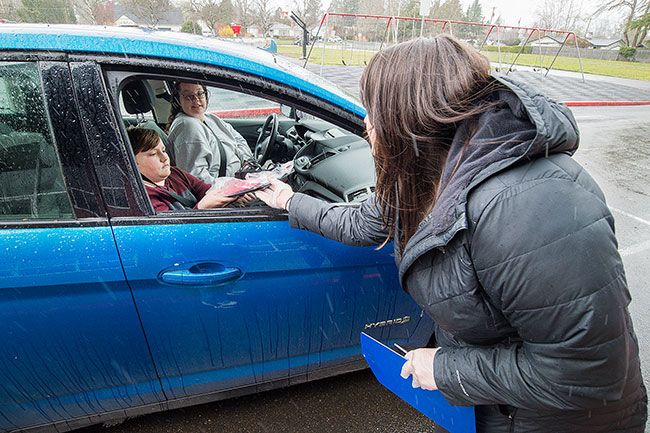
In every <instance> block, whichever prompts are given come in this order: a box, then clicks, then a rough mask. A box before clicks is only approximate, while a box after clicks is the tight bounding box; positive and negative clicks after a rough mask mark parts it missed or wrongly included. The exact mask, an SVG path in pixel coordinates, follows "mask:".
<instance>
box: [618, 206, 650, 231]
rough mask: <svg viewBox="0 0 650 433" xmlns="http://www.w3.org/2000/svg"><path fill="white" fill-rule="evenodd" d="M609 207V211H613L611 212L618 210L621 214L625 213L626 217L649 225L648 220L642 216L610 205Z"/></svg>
mask: <svg viewBox="0 0 650 433" xmlns="http://www.w3.org/2000/svg"><path fill="white" fill-rule="evenodd" d="M609 209H610V210H611V211H613V212H618V213H620V214H621V215H625V216H626V217H629V218H632V219H633V220H635V221H638V222H640V223H643V224H645V225H647V226H650V221H648V220H644V219H643V218H639V217H638V216H636V215H632V214H631V213H628V212H625V211H624V210H620V209H616V208H615V207H611V206H610V207H609Z"/></svg>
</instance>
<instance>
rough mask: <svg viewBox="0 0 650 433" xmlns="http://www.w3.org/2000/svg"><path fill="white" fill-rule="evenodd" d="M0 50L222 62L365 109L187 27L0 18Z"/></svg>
mask: <svg viewBox="0 0 650 433" xmlns="http://www.w3.org/2000/svg"><path fill="white" fill-rule="evenodd" d="M0 50H21V51H62V52H77V53H80V52H81V53H98V54H117V55H133V56H146V57H156V58H164V59H173V60H182V61H190V62H198V63H203V64H209V65H215V66H221V67H225V68H230V69H235V70H239V71H243V72H247V73H250V74H254V75H257V76H260V77H263V78H267V79H270V80H274V81H278V82H282V83H285V84H287V85H290V86H291V87H294V88H296V89H299V90H300V91H303V92H307V93H310V94H312V95H314V96H317V97H319V98H322V99H325V100H327V101H329V102H331V103H333V104H335V105H338V106H340V107H341V108H344V109H346V110H348V111H351V112H353V113H355V114H357V115H359V116H362V117H363V116H364V115H365V110H364V109H363V107H362V106H361V105H360V103H359V102H358V100H357V99H355V98H354V97H352V96H351V95H349V94H347V93H345V92H344V91H343V90H341V89H339V88H338V87H336V86H335V85H334V84H332V83H330V82H329V81H327V80H325V79H324V78H322V77H320V76H318V75H316V74H313V73H311V72H309V71H307V70H306V69H304V68H301V67H300V66H298V65H295V64H293V63H291V62H289V61H287V60H285V59H282V58H279V57H275V56H274V55H273V54H271V53H269V52H266V51H264V50H261V49H257V48H253V47H250V46H247V45H243V44H238V43H234V42H226V41H222V40H218V39H215V38H206V37H203V36H197V35H192V34H188V33H180V32H170V31H159V30H150V29H142V28H125V27H111V26H84V25H49V24H0Z"/></svg>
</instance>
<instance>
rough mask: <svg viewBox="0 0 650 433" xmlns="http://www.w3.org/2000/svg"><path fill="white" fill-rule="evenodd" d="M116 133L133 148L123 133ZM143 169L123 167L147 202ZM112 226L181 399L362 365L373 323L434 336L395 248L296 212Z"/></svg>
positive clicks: (382, 330)
mask: <svg viewBox="0 0 650 433" xmlns="http://www.w3.org/2000/svg"><path fill="white" fill-rule="evenodd" d="M120 74H121V75H120ZM120 74H115V75H113V74H111V71H108V72H107V82H108V83H110V89H111V96H110V97H111V99H112V104H113V112H112V113H110V112H109V110H106V112H107V115H109V116H111V118H110V119H109V118H107V119H105V120H103V121H104V122H113V123H115V124H117V123H119V122H118V120H117V117H118V116H119V115H120V112H119V108H118V107H119V102H118V100H119V98H118V93H119V80H118V79H117V77H121V78H122V79H127V78H126V75H127V74H125V73H124V72H123V71H121V72H120ZM168 78H169V77H168ZM171 78H172V79H178V77H171ZM207 84H211V83H207ZM95 100H96V101H97V98H95ZM102 112H103V110H102ZM106 138H107V139H108V140H110V141H111V142H115V143H122V145H123V146H125V153H126V152H128V150H127V149H128V147H127V146H128V141H127V138H126V134H124V132H123V133H122V135H121V136H115V137H106ZM136 170H137V169H136V168H135V165H134V163H133V159H132V156H131V158H129V159H128V160H125V162H124V165H123V166H121V167H119V168H116V169H114V170H113V171H114V172H119V173H126V175H125V176H127V175H128V176H131V182H132V183H133V185H134V188H133V193H134V194H137V193H138V192H139V194H141V197H144V200H146V194H145V192H144V189H143V188H142V183H141V181H140V180H139V176H138V175H137V171H136ZM127 182H128V179H126V177H125V178H124V180H123V181H122V183H124V184H126V183H127ZM111 223H112V227H113V231H114V234H115V239H116V242H117V246H118V249H119V252H120V255H121V257H122V261H123V265H124V270H125V273H126V277H127V280H128V281H129V284H130V285H131V288H132V290H133V295H134V298H135V302H136V305H137V307H138V311H139V313H140V317H141V319H142V323H143V326H144V329H145V333H146V336H147V340H148V342H149V344H150V347H151V352H152V355H153V358H154V362H155V364H156V368H157V371H158V372H159V374H160V376H161V380H162V385H163V389H164V391H165V393H166V395H167V396H168V397H169V398H170V399H180V398H184V397H188V396H196V395H202V394H211V393H215V392H224V391H234V390H239V389H241V388H247V387H256V388H255V389H263V387H264V386H265V385H268V384H270V383H272V382H277V381H280V382H281V383H284V384H288V383H292V382H294V381H295V382H298V381H304V380H307V379H311V378H315V377H321V376H326V375H331V374H332V373H333V372H342V371H347V370H350V369H353V368H359V367H360V366H361V365H362V364H361V363H360V361H361V355H360V350H359V333H360V331H362V330H363V329H364V328H366V327H370V328H376V331H377V335H378V336H379V337H383V338H385V339H396V340H399V341H401V342H402V343H403V342H405V341H407V340H409V339H412V341H420V343H421V344H424V343H425V342H426V340H427V339H428V336H429V335H428V334H427V332H429V333H430V330H431V329H430V328H428V329H425V328H427V327H426V326H425V327H420V328H418V326H417V325H418V323H419V319H420V317H421V310H419V309H418V308H417V307H416V306H415V304H414V303H413V302H412V301H411V300H410V299H409V297H408V296H407V295H406V294H405V293H404V292H403V291H402V290H401V288H400V287H399V284H398V281H397V276H396V268H395V264H394V260H393V258H392V257H391V254H390V248H389V249H385V250H383V251H381V252H377V251H375V250H374V249H372V248H353V247H348V246H344V245H341V244H338V243H336V242H333V241H329V240H326V239H324V238H322V237H320V236H317V235H314V234H312V233H307V232H304V231H299V230H295V229H291V228H290V227H289V225H288V224H287V216H286V214H283V213H279V212H277V211H274V210H271V209H269V208H268V207H266V206H251V207H246V208H236V207H235V208H224V209H216V210H210V211H175V212H167V213H162V214H158V215H154V213H153V211H152V209H151V206H150V205H148V206H147V209H144V212H143V213H142V214H141V210H139V209H138V210H133V211H132V215H131V216H123V217H117V218H112V219H111ZM391 319H399V320H394V321H393V322H386V320H391ZM391 324H392V325H394V326H384V325H391ZM382 326H383V327H382ZM418 332H419V334H418ZM249 389H250V388H249Z"/></svg>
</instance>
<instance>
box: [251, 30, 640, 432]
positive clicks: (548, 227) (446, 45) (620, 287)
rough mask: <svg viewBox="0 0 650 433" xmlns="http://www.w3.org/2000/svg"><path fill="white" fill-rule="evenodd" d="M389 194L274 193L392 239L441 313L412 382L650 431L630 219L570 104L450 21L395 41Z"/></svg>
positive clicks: (306, 222)
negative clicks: (499, 60) (525, 78)
mask: <svg viewBox="0 0 650 433" xmlns="http://www.w3.org/2000/svg"><path fill="white" fill-rule="evenodd" d="M361 96H362V102H363V104H364V106H365V107H366V109H367V112H368V115H367V117H366V126H367V132H368V138H369V142H370V144H371V146H372V152H373V156H374V159H375V166H376V173H377V186H376V192H375V195H373V196H371V197H370V198H369V199H368V200H367V201H365V202H364V203H362V204H361V205H360V206H359V207H349V206H337V205H336V204H329V203H325V202H322V201H319V200H317V199H315V198H312V197H309V196H306V195H304V194H299V193H296V194H294V193H293V192H292V191H291V189H290V188H289V187H288V186H287V185H285V184H282V183H279V182H276V183H274V184H273V187H272V188H270V189H269V190H267V191H264V192H260V193H258V197H260V198H262V199H263V200H265V201H266V202H267V203H268V204H270V205H271V206H275V207H279V208H285V209H287V210H288V212H289V222H290V224H292V225H293V226H294V227H299V228H302V229H306V230H311V231H314V232H317V233H321V234H322V235H324V236H327V237H329V238H332V239H336V240H339V241H341V242H345V243H348V244H352V245H373V244H374V245H378V244H379V245H380V244H383V243H385V242H386V241H387V240H392V241H394V244H395V249H396V258H397V265H398V266H399V273H400V278H401V283H402V285H403V287H404V289H405V290H407V291H408V293H409V294H410V295H411V296H412V297H413V298H414V299H415V300H416V301H417V302H418V304H419V305H420V306H421V307H422V308H423V309H424V310H425V311H426V312H427V313H428V314H429V315H430V316H431V317H432V318H433V320H434V321H435V323H436V341H437V344H438V347H436V348H431V349H429V348H424V349H417V350H414V351H411V352H409V353H408V354H407V359H408V360H407V362H406V363H405V365H404V367H403V369H402V375H403V376H404V377H409V376H411V377H412V380H413V385H414V386H420V387H422V388H425V389H432V390H434V389H438V390H440V392H442V394H443V395H444V396H445V397H446V399H447V400H448V401H449V402H450V403H452V404H455V405H473V406H476V415H477V431H479V432H540V433H541V432H553V433H563V432H567V433H568V432H585V433H598V432H602V433H611V432H636V433H643V431H644V426H645V422H646V417H647V396H646V391H645V388H644V385H643V380H642V377H641V370H640V365H639V348H638V343H637V339H636V336H635V334H634V330H633V328H632V322H631V319H630V315H629V312H628V304H629V303H630V294H629V292H628V289H627V283H626V280H625V272H624V269H623V264H622V262H621V258H620V256H619V254H618V252H617V242H616V238H615V236H614V220H613V218H612V215H611V214H610V211H609V209H608V207H607V205H606V203H605V198H604V196H603V193H602V191H601V190H600V189H599V188H598V185H597V184H596V183H595V182H594V180H593V179H592V178H591V177H590V176H589V174H588V173H587V172H586V171H585V170H584V169H583V168H582V167H581V166H580V165H579V164H578V163H577V162H575V161H574V160H573V159H572V158H571V155H572V154H573V153H574V152H575V151H576V149H577V147H578V138H579V134H578V130H577V127H576V124H575V120H574V118H573V116H572V114H571V112H570V111H569V110H568V109H567V108H566V107H565V106H562V105H559V104H557V103H555V102H553V101H551V100H549V99H547V98H546V97H544V96H543V95H541V94H539V93H538V92H537V91H536V90H535V89H532V88H530V87H528V86H525V85H524V84H521V83H517V82H515V81H512V80H509V79H507V78H505V77H495V76H491V75H490V73H489V63H488V61H487V60H486V59H485V58H484V57H482V56H481V55H480V54H479V53H477V52H476V51H475V50H473V49H472V48H471V47H469V46H466V45H465V44H464V43H462V42H460V41H458V40H456V39H454V38H452V37H449V36H446V35H439V36H436V37H435V38H433V39H417V40H414V41H410V42H406V43H403V44H399V45H396V46H394V47H392V48H389V49H386V50H384V51H382V52H380V53H378V54H377V55H375V57H373V59H372V60H371V61H370V63H369V65H368V67H367V68H366V70H365V71H364V74H363V76H362V79H361Z"/></svg>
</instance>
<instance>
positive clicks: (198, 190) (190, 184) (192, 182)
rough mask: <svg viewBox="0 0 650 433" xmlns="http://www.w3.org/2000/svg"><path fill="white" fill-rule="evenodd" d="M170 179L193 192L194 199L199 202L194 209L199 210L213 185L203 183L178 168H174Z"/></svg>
mask: <svg viewBox="0 0 650 433" xmlns="http://www.w3.org/2000/svg"><path fill="white" fill-rule="evenodd" d="M169 177H170V178H171V177H174V178H175V179H176V181H177V182H179V183H180V184H182V185H183V186H184V187H185V188H187V189H189V190H190V191H192V194H194V197H196V200H197V203H196V204H195V205H194V208H193V209H198V208H197V206H198V202H200V201H201V199H202V198H203V197H205V193H206V192H208V190H209V189H210V188H212V185H210V184H209V183H206V182H203V181H202V180H201V179H199V178H198V177H196V176H194V175H192V174H190V173H188V172H186V171H185V170H181V169H180V168H178V167H172V174H171V175H170V176H169Z"/></svg>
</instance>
